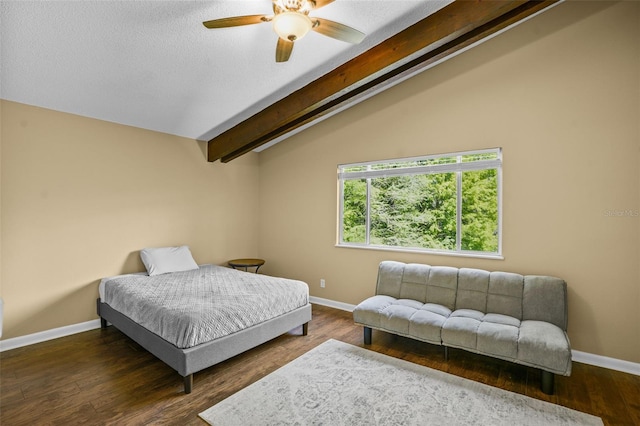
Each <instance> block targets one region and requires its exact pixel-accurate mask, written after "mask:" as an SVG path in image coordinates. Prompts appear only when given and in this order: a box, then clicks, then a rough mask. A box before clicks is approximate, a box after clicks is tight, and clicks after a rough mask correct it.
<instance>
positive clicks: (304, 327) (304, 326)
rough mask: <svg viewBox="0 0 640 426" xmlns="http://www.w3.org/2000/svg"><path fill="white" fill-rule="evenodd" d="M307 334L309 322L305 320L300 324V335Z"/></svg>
mask: <svg viewBox="0 0 640 426" xmlns="http://www.w3.org/2000/svg"><path fill="white" fill-rule="evenodd" d="M307 334H309V323H308V322H305V323H304V324H302V335H303V336H306V335H307Z"/></svg>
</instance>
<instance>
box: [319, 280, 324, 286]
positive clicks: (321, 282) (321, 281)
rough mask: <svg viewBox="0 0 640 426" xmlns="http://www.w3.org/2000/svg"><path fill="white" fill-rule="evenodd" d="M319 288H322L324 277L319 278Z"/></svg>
mask: <svg viewBox="0 0 640 426" xmlns="http://www.w3.org/2000/svg"><path fill="white" fill-rule="evenodd" d="M320 288H324V278H320Z"/></svg>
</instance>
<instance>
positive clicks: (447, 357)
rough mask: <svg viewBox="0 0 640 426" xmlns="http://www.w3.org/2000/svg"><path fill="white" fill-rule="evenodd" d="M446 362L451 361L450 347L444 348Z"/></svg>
mask: <svg viewBox="0 0 640 426" xmlns="http://www.w3.org/2000/svg"><path fill="white" fill-rule="evenodd" d="M444 360H445V361H449V346H445V347H444Z"/></svg>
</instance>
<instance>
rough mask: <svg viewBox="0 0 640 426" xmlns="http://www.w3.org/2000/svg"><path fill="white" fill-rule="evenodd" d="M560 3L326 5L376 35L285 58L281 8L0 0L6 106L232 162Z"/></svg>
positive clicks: (236, 3)
mask: <svg viewBox="0 0 640 426" xmlns="http://www.w3.org/2000/svg"><path fill="white" fill-rule="evenodd" d="M556 1H557V0H547V1H523V0H520V1H455V2H452V1H451V0H429V1H424V0H423V1H403V0H368V1H353V0H336V1H334V2H331V3H330V4H328V5H326V6H324V7H323V8H321V9H319V10H317V11H314V12H313V14H315V15H316V16H318V17H323V18H327V19H331V20H334V21H338V22H342V23H344V24H347V25H349V26H350V27H353V28H356V29H358V30H360V31H362V32H364V33H365V34H367V37H366V38H365V39H364V41H363V42H362V43H360V44H356V45H352V44H348V43H345V42H342V41H338V40H334V39H332V38H329V37H325V36H323V35H320V34H317V33H313V32H312V33H310V34H308V35H307V36H305V38H304V39H302V40H299V41H298V42H296V44H295V47H294V50H293V54H292V55H291V58H290V59H289V61H288V62H283V63H276V61H275V46H276V41H277V35H276V34H275V33H274V32H273V30H272V28H271V25H270V24H268V23H263V24H258V25H249V26H243V27H233V28H225V29H213V30H211V29H206V28H205V27H204V26H203V25H202V22H203V21H207V20H211V19H217V18H225V17H230V16H240V15H255V14H269V13H271V12H272V9H271V1H270V0H258V1H247V0H232V1H188V0H182V1H106V2H97V1H82V2H78V1H19V0H3V1H2V2H0V43H1V45H0V98H2V99H6V100H11V101H15V102H21V103H25V104H29V105H35V106H39V107H44V108H49V109H53V110H58V111H63V112H69V113H73V114H78V115H82V116H86V117H92V118H98V119H101V120H106V121H111V122H116V123H120V124H125V125H131V126H135V127H140V128H145V129H151V130H155V131H159V132H164V133H169V134H174V135H179V136H184V137H188V138H193V139H198V140H204V141H208V145H209V161H216V160H221V161H225V162H226V161H229V160H232V159H233V158H236V157H238V156H239V155H242V154H244V153H246V152H249V151H251V150H254V149H260V147H262V148H264V147H266V146H269V144H270V143H274V142H277V141H278V140H280V139H282V138H283V137H286V136H287V135H289V134H291V133H292V132H296V131H299V130H301V129H303V128H305V127H306V126H308V125H310V123H313V122H315V121H316V120H318V119H321V118H325V117H327V116H329V115H331V114H333V113H335V112H337V111H339V110H341V109H343V108H345V107H347V106H349V105H351V104H353V103H354V102H357V101H358V100H361V99H364V98H366V97H367V96H370V95H371V94H372V93H375V92H377V91H379V90H382V89H384V88H385V87H387V86H389V85H392V84H394V83H395V82H397V81H400V80H402V79H403V78H406V77H407V76H409V75H412V74H414V73H416V72H419V71H420V70H423V69H425V68H428V67H429V66H431V65H433V64H434V63H436V62H438V61H440V60H442V59H443V58H446V57H448V56H450V55H452V54H455V53H456V52H459V51H461V50H463V49H465V48H467V47H469V46H471V45H473V44H474V43H476V42H478V41H480V40H482V39H483V38H485V37H488V36H490V35H492V34H494V33H496V32H498V31H501V30H503V29H504V28H506V27H508V26H509V25H512V24H514V23H517V22H518V21H521V20H523V19H526V18H528V17H530V16H531V15H533V14H535V13H537V12H539V11H541V10H544V9H545V8H547V7H549V6H550V5H552V4H554V3H555V2H556Z"/></svg>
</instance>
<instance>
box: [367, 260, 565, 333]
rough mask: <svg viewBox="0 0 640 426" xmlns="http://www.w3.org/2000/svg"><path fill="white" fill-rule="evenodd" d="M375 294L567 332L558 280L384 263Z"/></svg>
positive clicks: (380, 268) (379, 269)
mask: <svg viewBox="0 0 640 426" xmlns="http://www.w3.org/2000/svg"><path fill="white" fill-rule="evenodd" d="M376 294H384V295H387V296H391V297H395V298H396V299H413V300H418V301H420V302H422V303H437V304H439V305H443V306H446V307H447V308H449V309H451V310H456V309H473V310H476V311H480V312H484V313H496V314H503V315H509V316H511V317H515V318H518V319H520V320H538V321H546V322H550V323H552V324H555V325H557V326H558V327H560V328H562V329H563V330H566V329H567V285H566V283H565V282H564V281H563V280H561V279H559V278H555V277H547V276H538V275H526V276H523V275H520V274H514V273H511V272H498V271H496V272H489V271H485V270H482V269H471V268H460V269H458V268H452V267H448V266H430V265H423V264H416V263H406V264H405V263H402V262H396V261H389V260H387V261H383V262H381V263H380V266H379V268H378V282H377V286H376Z"/></svg>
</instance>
